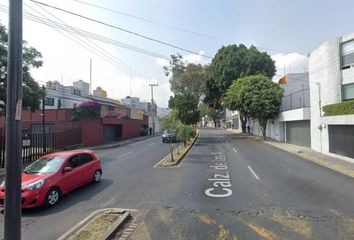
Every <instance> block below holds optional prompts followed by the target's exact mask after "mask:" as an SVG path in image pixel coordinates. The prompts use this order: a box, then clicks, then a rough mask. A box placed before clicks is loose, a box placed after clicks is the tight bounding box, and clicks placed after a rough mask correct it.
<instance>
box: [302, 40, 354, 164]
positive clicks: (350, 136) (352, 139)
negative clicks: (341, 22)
mask: <svg viewBox="0 0 354 240" xmlns="http://www.w3.org/2000/svg"><path fill="white" fill-rule="evenodd" d="M309 78H310V95H311V147H312V148H313V149H314V150H316V151H319V152H322V153H325V154H338V155H341V156H346V157H350V158H354V115H339V116H328V117H325V116H324V112H323V106H325V105H328V104H334V103H341V102H343V101H347V100H350V99H354V33H352V34H350V35H346V36H342V37H338V38H336V39H332V40H330V41H327V42H324V43H323V44H321V45H320V46H319V47H318V48H317V49H315V50H314V51H312V52H311V53H310V55H309Z"/></svg>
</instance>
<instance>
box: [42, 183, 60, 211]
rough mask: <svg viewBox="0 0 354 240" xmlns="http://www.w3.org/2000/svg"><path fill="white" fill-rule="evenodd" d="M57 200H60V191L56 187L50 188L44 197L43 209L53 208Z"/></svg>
mask: <svg viewBox="0 0 354 240" xmlns="http://www.w3.org/2000/svg"><path fill="white" fill-rule="evenodd" d="M59 198H60V190H59V189H58V188H56V187H54V188H51V189H50V190H49V191H48V193H47V195H46V197H45V202H44V205H45V207H52V206H54V205H55V204H56V203H57V202H58V201H59Z"/></svg>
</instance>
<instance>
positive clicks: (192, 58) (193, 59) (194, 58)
mask: <svg viewBox="0 0 354 240" xmlns="http://www.w3.org/2000/svg"><path fill="white" fill-rule="evenodd" d="M198 53H199V54H200V55H197V54H187V55H184V56H183V60H184V62H185V63H187V64H188V63H194V64H202V63H204V61H203V60H204V59H203V57H202V56H201V55H204V54H205V51H203V50H200V51H199V52H198Z"/></svg>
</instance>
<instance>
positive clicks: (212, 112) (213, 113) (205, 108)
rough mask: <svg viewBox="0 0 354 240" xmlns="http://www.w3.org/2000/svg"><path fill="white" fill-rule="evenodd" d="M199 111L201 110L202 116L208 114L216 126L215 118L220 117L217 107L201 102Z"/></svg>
mask: <svg viewBox="0 0 354 240" xmlns="http://www.w3.org/2000/svg"><path fill="white" fill-rule="evenodd" d="M200 109H201V110H200V111H201V115H202V116H205V115H207V116H209V117H210V118H211V119H212V120H213V122H214V126H215V127H216V126H217V119H220V110H218V109H215V108H213V107H211V106H209V105H207V104H203V105H202V106H201V107H200Z"/></svg>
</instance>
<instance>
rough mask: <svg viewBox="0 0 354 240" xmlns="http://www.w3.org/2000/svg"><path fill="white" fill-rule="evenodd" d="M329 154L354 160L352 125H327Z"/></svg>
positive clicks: (353, 130) (353, 132)
mask: <svg viewBox="0 0 354 240" xmlns="http://www.w3.org/2000/svg"><path fill="white" fill-rule="evenodd" d="M328 138H329V152H331V153H335V154H339V155H342V156H346V157H351V158H354V147H353V143H354V125H328Z"/></svg>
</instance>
